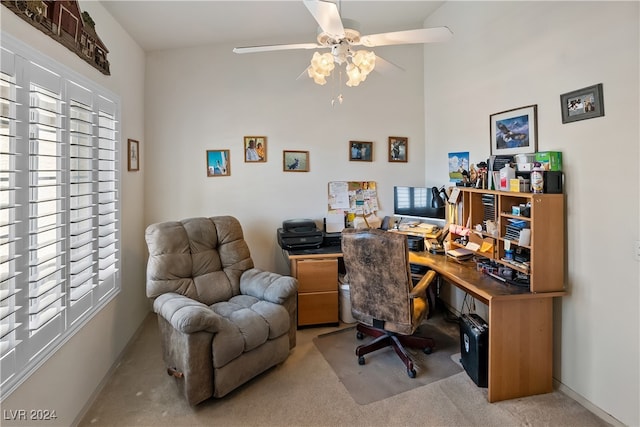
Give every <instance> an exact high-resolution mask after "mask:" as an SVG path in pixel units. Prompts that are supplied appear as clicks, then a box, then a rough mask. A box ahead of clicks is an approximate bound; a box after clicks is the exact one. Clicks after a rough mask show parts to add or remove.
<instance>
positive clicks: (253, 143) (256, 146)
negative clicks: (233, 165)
mask: <svg viewBox="0 0 640 427" xmlns="http://www.w3.org/2000/svg"><path fill="white" fill-rule="evenodd" d="M244 161H245V162H247V163H256V162H266V161H267V137H266V136H245V137H244Z"/></svg>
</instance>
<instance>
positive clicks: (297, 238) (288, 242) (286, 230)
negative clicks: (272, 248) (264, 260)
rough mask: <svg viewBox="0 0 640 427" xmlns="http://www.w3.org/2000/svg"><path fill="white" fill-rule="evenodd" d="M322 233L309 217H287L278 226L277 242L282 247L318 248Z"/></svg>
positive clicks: (320, 244)
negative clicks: (280, 225) (280, 226)
mask: <svg viewBox="0 0 640 427" xmlns="http://www.w3.org/2000/svg"><path fill="white" fill-rule="evenodd" d="M323 238H324V233H323V232H322V230H320V229H319V228H318V227H316V223H315V222H313V220H311V219H288V220H286V221H282V228H278V244H279V245H280V247H281V248H282V249H287V250H289V249H304V248H319V247H320V246H322V241H323Z"/></svg>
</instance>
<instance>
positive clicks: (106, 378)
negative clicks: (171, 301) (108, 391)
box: [71, 311, 156, 427]
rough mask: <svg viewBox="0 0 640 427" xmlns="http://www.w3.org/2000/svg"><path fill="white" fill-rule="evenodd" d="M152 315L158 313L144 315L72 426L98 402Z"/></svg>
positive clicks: (75, 425)
mask: <svg viewBox="0 0 640 427" xmlns="http://www.w3.org/2000/svg"><path fill="white" fill-rule="evenodd" d="M152 315H153V316H156V314H155V313H154V312H153V311H150V312H149V313H148V314H147V315H146V316H145V317H144V320H143V321H142V322H141V323H140V326H139V327H138V329H137V330H136V331H135V333H134V334H133V336H132V337H131V339H130V340H129V342H127V345H125V346H124V348H123V349H122V351H121V352H120V354H119V355H118V357H117V358H116V360H115V361H114V362H113V365H111V367H110V368H109V370H108V371H107V373H106V374H105V376H104V377H103V378H102V381H100V384H98V386H97V387H96V388H95V390H94V391H93V393H91V396H90V397H89V399H88V400H87V402H86V403H85V404H84V406H83V407H82V410H81V411H80V412H79V413H78V415H77V416H76V419H75V420H73V424H71V427H77V426H78V424H80V421H82V419H83V418H84V417H85V415H87V413H88V412H89V409H91V407H92V406H93V404H94V403H95V402H96V399H97V398H98V395H99V394H100V393H101V392H102V389H103V388H104V387H105V386H106V385H107V382H108V381H109V379H111V377H112V376H113V374H114V373H115V371H116V369H118V367H119V366H120V363H121V362H122V358H123V357H124V355H125V354H126V353H127V351H128V350H129V348H130V347H131V346H132V345H133V343H135V342H136V340H137V339H138V337H139V336H140V334H142V330H143V327H144V324H145V322H146V320H147V317H148V316H152Z"/></svg>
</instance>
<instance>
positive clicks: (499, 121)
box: [489, 105, 538, 156]
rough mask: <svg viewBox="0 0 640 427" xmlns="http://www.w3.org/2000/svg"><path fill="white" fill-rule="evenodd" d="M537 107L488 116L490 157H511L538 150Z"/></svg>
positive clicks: (515, 109) (532, 106) (530, 106)
mask: <svg viewBox="0 0 640 427" xmlns="http://www.w3.org/2000/svg"><path fill="white" fill-rule="evenodd" d="M537 114H538V106H537V105H528V106H526V107H520V108H514V109H513V110H507V111H502V112H500V113H495V114H491V115H490V116H489V132H490V139H491V155H493V156H512V155H514V154H525V153H535V152H536V151H537V150H538V124H537Z"/></svg>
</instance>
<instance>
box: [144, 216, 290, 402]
mask: <svg viewBox="0 0 640 427" xmlns="http://www.w3.org/2000/svg"><path fill="white" fill-rule="evenodd" d="M145 238H146V241H147V246H148V248H149V261H148V264H147V296H148V297H149V298H151V299H152V300H153V310H154V311H155V312H156V313H157V315H158V322H159V328H160V334H161V339H162V348H163V357H164V361H165V363H166V365H167V372H168V373H169V374H170V375H173V376H174V377H175V378H176V382H177V383H178V386H179V388H180V389H181V391H182V392H183V394H184V395H185V397H186V399H187V401H188V402H189V404H191V405H196V404H198V403H200V402H202V401H203V400H205V399H208V398H209V397H211V396H213V397H222V396H224V395H226V394H227V393H229V392H230V391H232V390H234V389H235V388H237V387H238V386H240V385H242V384H244V383H246V382H247V381H249V380H250V379H252V378H254V377H255V376H256V375H258V374H260V373H262V372H264V371H265V370H267V369H269V368H271V367H273V366H275V365H277V364H279V363H282V362H283V361H284V360H285V359H286V358H287V357H288V355H289V351H290V349H292V348H293V347H294V346H295V344H296V315H297V313H296V308H297V305H296V290H297V281H296V279H294V278H293V277H289V276H282V275H279V274H275V273H270V272H266V271H261V270H258V269H256V268H254V264H253V260H252V259H251V255H250V253H249V247H248V246H247V244H246V242H245V240H244V236H243V232H242V228H241V226H240V223H239V222H238V220H236V219H235V218H234V217H231V216H216V217H211V218H190V219H185V220H183V221H173V222H163V223H158V224H152V225H149V226H148V227H147V229H146V233H145Z"/></svg>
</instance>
